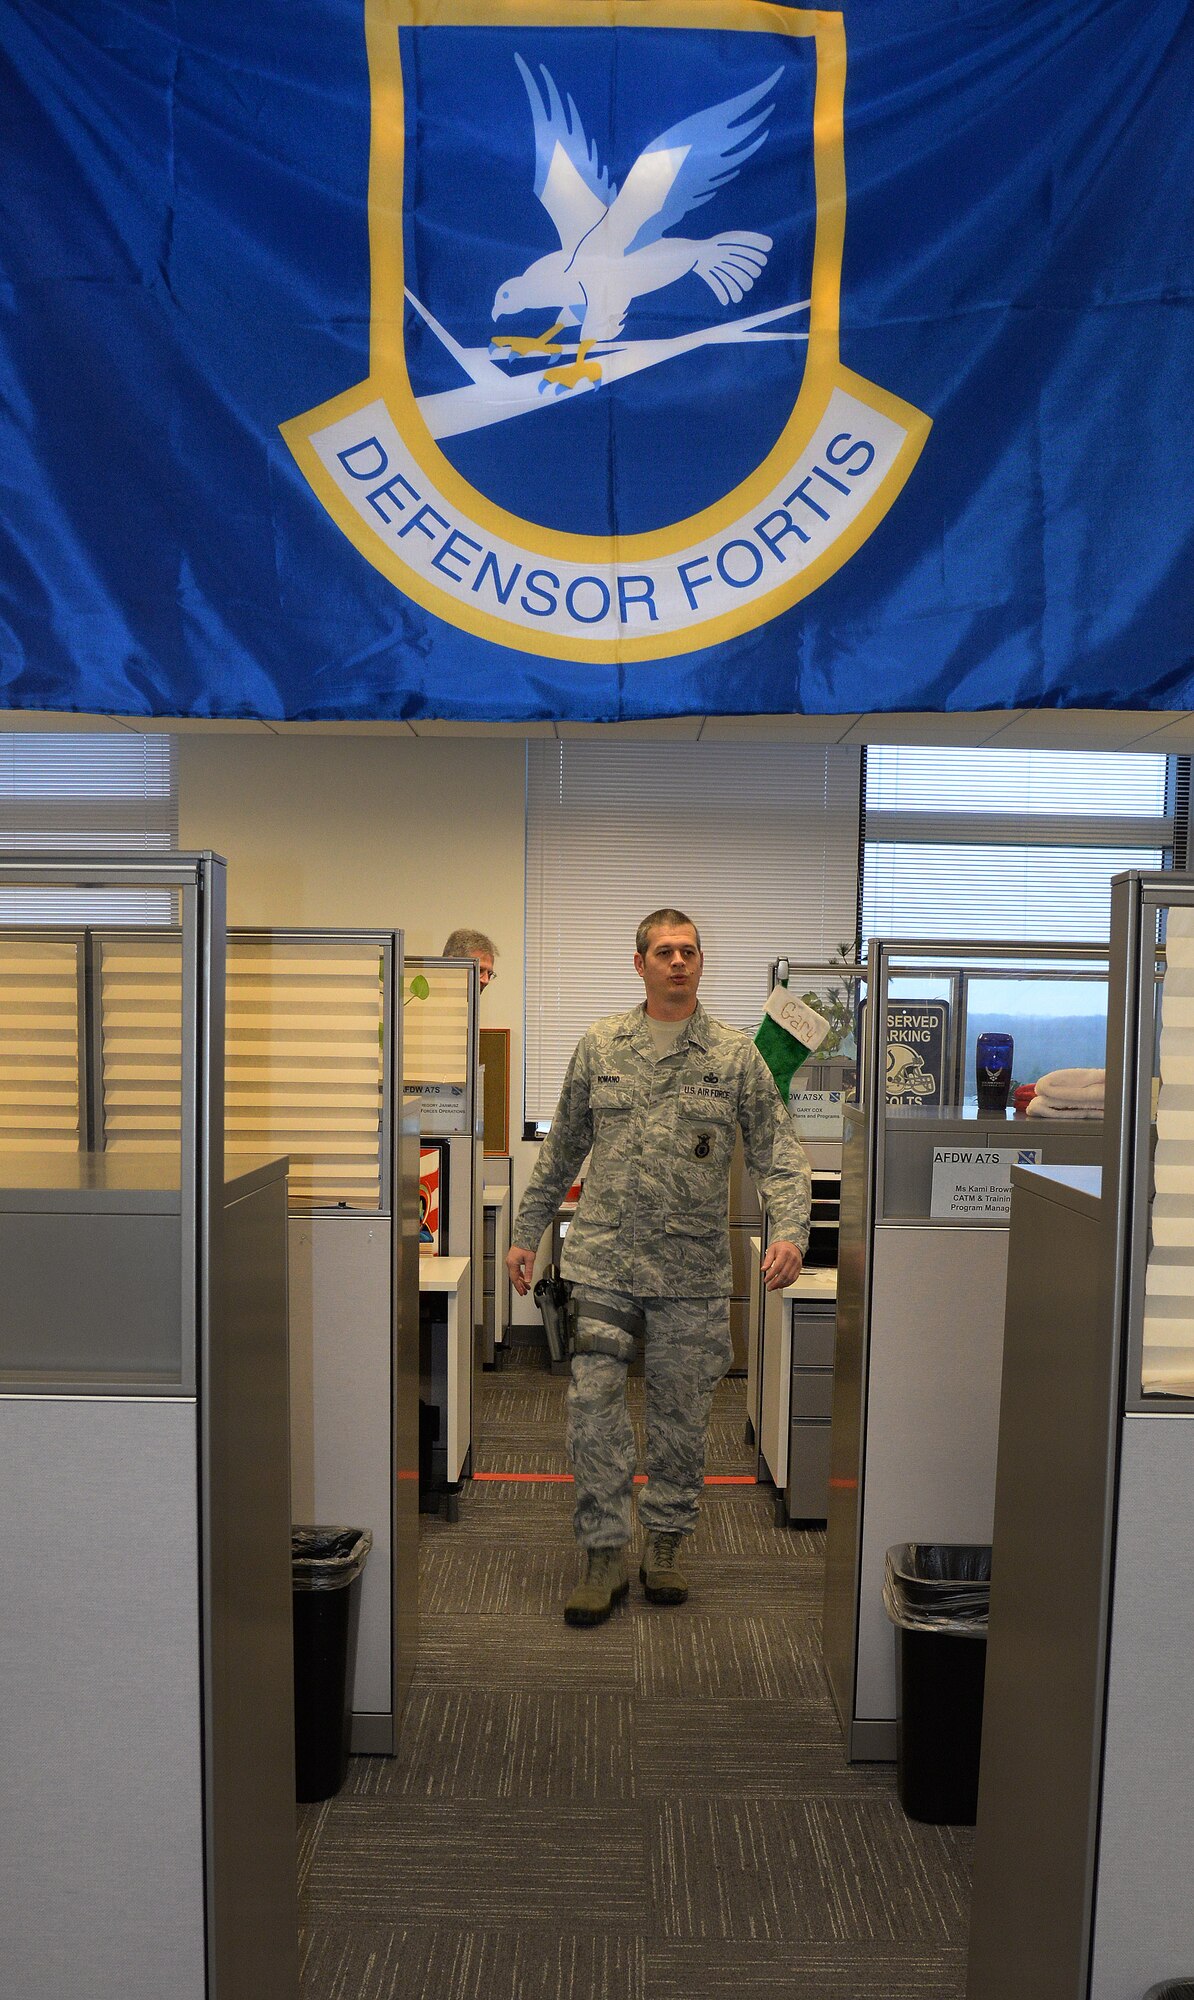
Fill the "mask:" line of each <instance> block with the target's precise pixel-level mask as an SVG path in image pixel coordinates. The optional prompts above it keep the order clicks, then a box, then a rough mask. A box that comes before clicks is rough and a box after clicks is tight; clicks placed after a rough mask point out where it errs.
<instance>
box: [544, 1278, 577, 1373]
mask: <svg viewBox="0 0 1194 2000" xmlns="http://www.w3.org/2000/svg"><path fill="white" fill-rule="evenodd" d="M534 1297H535V1304H536V1305H537V1306H538V1308H539V1311H540V1313H541V1315H542V1318H543V1331H544V1334H545V1335H546V1338H547V1351H548V1354H549V1355H550V1356H551V1358H552V1360H553V1361H563V1360H565V1359H566V1358H567V1357H568V1355H570V1354H571V1352H572V1335H573V1331H574V1328H575V1319H574V1316H573V1312H572V1287H571V1285H569V1284H567V1283H565V1281H564V1279H563V1278H561V1276H560V1274H559V1272H558V1270H557V1269H556V1267H555V1265H554V1264H549V1265H548V1267H547V1269H546V1271H545V1272H544V1273H543V1276H542V1277H541V1278H540V1280H539V1282H538V1284H537V1285H536V1286H535V1294H534Z"/></svg>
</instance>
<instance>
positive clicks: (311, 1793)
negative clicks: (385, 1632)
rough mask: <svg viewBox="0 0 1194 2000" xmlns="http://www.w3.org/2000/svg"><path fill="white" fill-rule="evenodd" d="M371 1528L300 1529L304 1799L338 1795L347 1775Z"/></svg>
mask: <svg viewBox="0 0 1194 2000" xmlns="http://www.w3.org/2000/svg"><path fill="white" fill-rule="evenodd" d="M372 1547H373V1536H372V1535H371V1534H370V1532H369V1530H368V1529H367V1528H363V1529H362V1528H295V1529H294V1530H293V1531H292V1533H291V1537H290V1573H291V1584H292V1600H293V1605H294V1766H295V1789H296V1793H297V1796H298V1799H299V1801H300V1803H301V1804H304V1805H305V1804H309V1803H310V1802H312V1801H313V1800H315V1799H330V1798H334V1797H335V1795H336V1793H337V1792H338V1791H339V1790H340V1787H341V1785H342V1784H343V1783H344V1780H345V1778H346V1777H347V1776H348V1734H349V1728H350V1725H351V1719H352V1708H351V1702H352V1677H353V1669H354V1666H355V1663H356V1652H357V1628H358V1626H359V1624H360V1622H361V1586H360V1575H361V1571H362V1570H363V1569H364V1567H365V1558H366V1556H367V1555H368V1553H369V1551H370V1549H371V1548H372Z"/></svg>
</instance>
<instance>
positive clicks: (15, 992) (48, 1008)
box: [0, 937, 81, 1153]
mask: <svg viewBox="0 0 1194 2000" xmlns="http://www.w3.org/2000/svg"><path fill="white" fill-rule="evenodd" d="M80 1069H81V1053H80V1047H79V972H78V946H77V945H75V944H73V943H65V942H64V943H57V942H51V941H49V940H43V939H41V938H34V939H29V938H20V937H10V938H0V1148H3V1150H4V1151H6V1152H17V1153H29V1152H38V1153H42V1152H55V1153H73V1152H77V1151H78V1148H79V1144H80V1129H79V1127H80V1094H79V1077H80Z"/></svg>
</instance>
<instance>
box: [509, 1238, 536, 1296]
mask: <svg viewBox="0 0 1194 2000" xmlns="http://www.w3.org/2000/svg"><path fill="white" fill-rule="evenodd" d="M506 1269H507V1270H508V1271H509V1273H510V1283H511V1284H512V1285H513V1287H514V1289H515V1291H516V1292H517V1293H518V1296H519V1298H520V1299H525V1297H526V1295H527V1293H528V1292H529V1291H530V1289H531V1279H532V1277H533V1276H534V1272H535V1253H534V1251H533V1250H523V1249H522V1248H521V1247H520V1245H519V1244H517V1243H516V1244H515V1245H514V1246H513V1248H512V1249H510V1250H508V1251H507V1252H506Z"/></svg>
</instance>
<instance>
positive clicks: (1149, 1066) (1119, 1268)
mask: <svg viewBox="0 0 1194 2000" xmlns="http://www.w3.org/2000/svg"><path fill="white" fill-rule="evenodd" d="M1177 907H1181V908H1184V909H1187V910H1194V876H1192V875H1189V874H1187V875H1178V874H1175V873H1172V872H1168V871H1161V870H1156V871H1148V872H1144V871H1136V870H1131V871H1128V872H1126V873H1124V874H1121V875H1117V876H1116V877H1115V878H1114V880H1113V882H1112V886H1111V947H1110V965H1111V978H1110V991H1109V999H1108V1046H1107V1064H1106V1070H1107V1090H1106V1118H1107V1130H1106V1146H1105V1152H1104V1159H1103V1172H1102V1180H1101V1187H1099V1188H1098V1189H1094V1188H1090V1187H1076V1188H1074V1189H1073V1190H1072V1191H1071V1190H1066V1189H1065V1188H1060V1189H1059V1188H1056V1187H1052V1188H1051V1187H1050V1185H1049V1179H1048V1176H1047V1175H1045V1174H1042V1173H1041V1172H1040V1171H1039V1170H1033V1169H1029V1170H1027V1171H1026V1172H1024V1174H1023V1175H1022V1176H1020V1175H1017V1176H1016V1184H1017V1192H1016V1195H1015V1198H1014V1201H1015V1203H1018V1204H1020V1206H1019V1208H1017V1209H1015V1210H1014V1212H1015V1213H1016V1215H1017V1217H1018V1221H1017V1223H1016V1224H1015V1228H1018V1229H1019V1231H1020V1240H1021V1250H1022V1253H1023V1254H1022V1256H1021V1259H1020V1263H1019V1265H1018V1266H1017V1267H1016V1268H1017V1270H1018V1271H1019V1272H1020V1274H1021V1275H1020V1276H1019V1278H1018V1279H1017V1281H1016V1282H1015V1283H1009V1299H1008V1305H1009V1311H1008V1344H1007V1349H1006V1355H1007V1360H1006V1364H1005V1373H1004V1381H1003V1399H1004V1410H1005V1419H1004V1424H1003V1427H1002V1429H1001V1436H1000V1467H999V1484H998V1492H997V1503H996V1529H995V1564H994V1571H993V1580H992V1599H991V1632H990V1640H989V1650H988V1667H987V1703H986V1715H985V1718H984V1734H983V1766H982V1776H981V1782H980V1793H979V1811H978V1829H977V1837H976V1846H975V1862H976V1869H975V1882H974V1903H973V1910H972V1927H971V1957H970V1965H969V1980H968V1988H967V1991H968V1993H969V1994H970V1995H971V1996H972V2000H996V1996H999V2000H1002V1995H1003V1994H1004V1993H1006V1992H1008V1991H1011V1990H1012V1989H1013V1988H1014V1987H1017V1986H1019V1985H1022V1983H1023V1980H1024V1978H1025V1977H1026V1976H1028V1972H1029V1968H1031V1973H1032V1976H1033V1978H1034V1980H1035V1982H1036V1983H1035V1984H1034V1987H1033V1990H1034V1991H1038V1990H1039V1992H1040V1993H1041V1994H1042V1996H1048V2000H1062V1996H1064V2000H1086V1996H1089V1995H1090V1994H1092V1993H1097V1994H1099V1995H1100V1996H1103V2000H1110V1996H1111V1995H1118V1994H1119V1993H1121V1992H1123V1991H1126V1990H1128V1985H1126V1984H1125V1980H1127V1981H1128V1982H1129V1984H1130V1988H1131V1990H1132V1991H1134V1992H1135V1991H1143V1990H1144V1988H1145V1987H1146V1986H1147V1987H1148V1988H1149V1990H1152V1982H1154V1981H1156V1980H1159V1979H1161V1978H1162V1977H1166V1976H1172V1977H1175V1978H1176V1977H1177V1975H1178V1974H1180V1973H1183V1972H1186V1971H1188V1970H1189V1963H1190V1956H1191V1951H1192V1949H1194V1923H1192V1922H1191V1919H1190V1914H1189V1912H1190V1898H1189V1894H1188V1876H1189V1841H1190V1838H1191V1828H1192V1824H1194V1815H1192V1813H1191V1809H1190V1807H1189V1804H1188V1800H1189V1796H1190V1787H1189V1768H1188V1760H1185V1761H1184V1760H1183V1757H1182V1754H1181V1745H1182V1744H1183V1743H1184V1741H1185V1740H1186V1737H1187V1735H1188V1729H1187V1726H1186V1725H1187V1691H1186V1685H1185V1662H1186V1661H1188V1658H1189V1648H1190V1642H1191V1629H1192V1620H1191V1614H1190V1609H1189V1607H1190V1602H1191V1600H1190V1595H1189V1591H1190V1582H1191V1575H1192V1573H1194V1566H1192V1565H1191V1562H1190V1559H1189V1554H1188V1538H1183V1539H1184V1547H1183V1546H1179V1548H1178V1549H1177V1551H1176V1552H1175V1549H1174V1545H1173V1543H1172V1541H1171V1540H1170V1539H1169V1538H1167V1537H1166V1535H1165V1533H1164V1527H1165V1522H1166V1521H1167V1520H1168V1519H1170V1518H1173V1517H1172V1516H1170V1515H1169V1514H1167V1513H1165V1512H1164V1511H1162V1513H1161V1514H1160V1516H1153V1514H1152V1513H1151V1509H1150V1508H1146V1509H1145V1511H1144V1513H1143V1514H1142V1511H1141V1500H1142V1494H1144V1493H1145V1491H1146V1490H1147V1497H1148V1499H1149V1500H1150V1501H1151V1499H1152V1495H1153V1492H1154V1490H1155V1488H1154V1486H1153V1485H1151V1484H1149V1485H1148V1486H1147V1489H1146V1488H1145V1486H1143V1485H1142V1479H1143V1478H1144V1468H1145V1466H1146V1465H1147V1466H1148V1467H1150V1468H1151V1474H1152V1478H1153V1480H1155V1479H1156V1477H1157V1476H1158V1471H1159V1468H1161V1467H1162V1466H1164V1465H1165V1464H1166V1462H1167V1447H1166V1442H1165V1440H1166V1439H1167V1438H1168V1440H1169V1441H1170V1442H1176V1438H1175V1433H1174V1431H1173V1426H1174V1424H1175V1423H1180V1422H1181V1421H1183V1420H1184V1421H1185V1422H1187V1423H1189V1422H1190V1420H1191V1418H1192V1417H1194V1397H1188V1396H1187V1397H1183V1396H1171V1395H1149V1396H1145V1395H1144V1394H1143V1393H1142V1359H1143V1321H1144V1310H1143V1308H1144V1278H1145V1266H1146V1263H1147V1258H1148V1247H1149V1221H1150V1201H1151V1192H1152V1180H1153V1134H1154V1120H1153V1106H1152V1081H1153V1076H1154V1071H1155V1060H1156V1056H1157V1053H1158V1043H1157V1028H1158V974H1159V970H1160V968H1161V966H1162V964H1163V958H1164V947H1163V945H1162V944H1161V942H1160V940H1159V938H1158V929H1159V925H1158V917H1159V913H1160V912H1161V911H1163V910H1170V909H1173V908H1177ZM1161 997H1162V1002H1163V988H1162V990H1161ZM1034 1255H1035V1256H1037V1257H1040V1256H1042V1255H1047V1256H1048V1257H1049V1258H1050V1259H1051V1268H1049V1270H1048V1274H1047V1277H1046V1282H1045V1287H1044V1291H1043V1293H1041V1292H1040V1290H1039V1288H1038V1287H1037V1286H1036V1285H1035V1284H1033V1283H1031V1282H1030V1280H1029V1277H1028V1275H1027V1273H1028V1272H1029V1271H1030V1269H1031V1268H1032V1263H1033V1258H1034ZM1075 1266H1077V1268H1076V1269H1075ZM1142 1420H1143V1421H1142ZM1129 1433H1131V1436H1130V1437H1129ZM1185 1479H1186V1485H1187V1486H1188V1485H1189V1473H1188V1468H1187V1469H1185ZM1055 1495H1056V1499H1054V1496H1055ZM1170 1500H1171V1502H1172V1494H1171V1495H1170ZM1047 1504H1052V1508H1053V1515H1054V1517H1055V1518H1053V1519H1052V1520H1051V1522H1050V1526H1051V1528H1052V1532H1053V1536H1054V1537H1055V1538H1056V1541H1057V1542H1058V1543H1059V1545H1060V1547H1061V1548H1063V1549H1064V1553H1065V1557H1066V1563H1065V1569H1064V1573H1063V1576H1062V1578H1061V1580H1060V1581H1058V1580H1057V1579H1055V1577H1054V1575H1053V1574H1052V1571H1053V1569H1054V1567H1055V1565H1056V1560H1057V1558H1056V1552H1055V1547H1054V1543H1053V1542H1052V1541H1051V1540H1050V1539H1049V1538H1048V1537H1044V1538H1043V1537H1042V1533H1041V1517H1042V1512H1043V1510H1044V1508H1045V1506H1046V1505H1047ZM1146 1524H1147V1532H1142V1530H1143V1529H1144V1528H1145V1526H1146ZM1179 1579H1180V1581H1179ZM1175 1635H1176V1636H1175ZM1167 1683H1168V1686H1167ZM1175 1685H1176V1686H1177V1690H1178V1692H1177V1701H1176V1711H1177V1712H1176V1714H1175V1712H1174V1707H1175V1703H1174V1688H1175ZM1059 1704H1064V1713H1063V1714H1062V1715H1061V1716H1059V1715H1058V1713H1057V1709H1058V1705H1059ZM1142 1888H1143V1890H1144V1891H1145V1894H1146V1896H1147V1897H1149V1898H1151V1899H1152V1901H1151V1903H1148V1904H1147V1905H1146V1903H1145V1902H1144V1901H1141V1900H1140V1898H1141V1892H1142ZM1009 1909H1014V1910H1015V1911H1016V1912H1017V1916H1018V1919H1019V1920H1018V1922H1017V1923H1015V1924H1012V1925H1009V1923H1008V1911H1009ZM1178 1930H1181V1931H1183V1932H1184V1943H1183V1946H1181V1947H1179V1948H1178V1949H1177V1950H1176V1956H1175V1953H1174V1945H1173V1938H1174V1935H1175V1933H1176V1932H1177V1931H1178ZM1150 1956H1151V1957H1152V1958H1153V1961H1154V1962H1153V1964H1152V1965H1151V1966H1150V1965H1148V1964H1147V1963H1146V1961H1147V1960H1148V1959H1149V1958H1150ZM1158 1990H1159V1989H1158ZM1166 1990H1168V1989H1167V1988H1166ZM1175 1990H1176V1989H1175Z"/></svg>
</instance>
